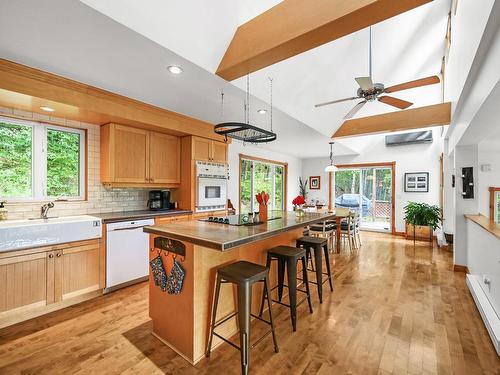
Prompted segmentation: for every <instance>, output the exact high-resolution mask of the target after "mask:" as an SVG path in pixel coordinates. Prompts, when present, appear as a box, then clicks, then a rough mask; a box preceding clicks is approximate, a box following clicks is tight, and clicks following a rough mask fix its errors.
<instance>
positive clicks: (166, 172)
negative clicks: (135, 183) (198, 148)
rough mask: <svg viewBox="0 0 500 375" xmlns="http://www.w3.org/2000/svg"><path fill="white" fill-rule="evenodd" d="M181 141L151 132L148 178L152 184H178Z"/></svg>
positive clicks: (177, 138)
mask: <svg viewBox="0 0 500 375" xmlns="http://www.w3.org/2000/svg"><path fill="white" fill-rule="evenodd" d="M180 156H181V141H180V138H179V137H176V136H173V135H168V134H162V133H155V132H151V133H150V137H149V176H150V179H151V180H150V182H152V183H155V184H157V183H167V184H169V183H172V184H174V183H180V182H181V181H180V180H181V171H180Z"/></svg>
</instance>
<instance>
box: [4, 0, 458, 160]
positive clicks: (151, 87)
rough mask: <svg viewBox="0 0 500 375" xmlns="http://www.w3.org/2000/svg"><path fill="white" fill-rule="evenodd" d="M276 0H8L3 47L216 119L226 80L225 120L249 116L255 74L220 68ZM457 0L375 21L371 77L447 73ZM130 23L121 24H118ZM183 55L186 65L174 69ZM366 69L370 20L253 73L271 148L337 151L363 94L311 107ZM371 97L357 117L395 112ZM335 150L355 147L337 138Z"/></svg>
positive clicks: (414, 96)
mask: <svg viewBox="0 0 500 375" xmlns="http://www.w3.org/2000/svg"><path fill="white" fill-rule="evenodd" d="M277 3H279V1H278V0H259V1H255V0H217V1H206V0H189V1H164V0H147V1H136V0H80V1H78V0H51V1H50V2H40V1H39V0H23V1H16V2H2V3H1V5H0V7H1V10H2V11H1V12H0V22H1V23H2V25H3V30H4V32H3V33H2V37H0V55H1V56H2V57H3V58H6V59H9V60H13V61H16V62H19V63H22V64H25V65H29V66H33V67H36V68H39V69H42V70H46V71H49V72H52V73H55V74H59V75H62V76H65V77H68V78H72V79H75V80H77V81H81V82H83V83H87V84H91V85H94V86H97V87H100V88H104V89H106V90H109V91H113V92H117V93H120V94H122V95H126V96H129V97H132V98H134V99H138V100H142V101H144V102H147V103H150V104H154V105H157V106H160V107H163V108H167V109H170V110H173V111H176V112H180V113H183V114H186V115H189V116H193V117H196V118H200V119H202V120H205V121H209V122H213V123H216V122H219V121H220V120H221V115H220V89H221V88H224V90H225V92H226V95H225V103H226V109H225V114H226V120H227V119H229V118H230V119H231V120H232V119H235V120H242V119H243V114H242V104H243V100H244V97H245V93H244V90H245V87H246V82H245V80H244V79H239V80H236V81H233V82H231V83H227V82H225V81H224V80H223V79H221V78H220V77H218V76H216V75H215V74H214V72H215V71H216V69H217V66H218V64H219V62H220V61H221V59H222V56H223V55H224V52H225V51H226V49H227V47H228V45H229V43H230V41H231V39H232V37H233V35H234V33H235V31H236V29H237V27H238V25H241V24H242V23H244V22H246V21H247V20H249V19H251V18H253V17H255V16H257V15H258V14H260V13H262V12H264V11H266V10H267V9H269V8H271V7H272V6H274V5H276V4H277ZM449 7H450V0H435V1H433V2H431V3H429V4H426V5H423V6H421V7H419V8H416V9H413V10H411V11H409V12H406V13H403V14H401V15H399V16H396V17H393V18H391V19H389V20H386V21H384V22H381V23H379V24H377V25H375V26H374V27H373V77H374V80H375V81H376V82H383V83H385V84H386V85H392V84H396V83H400V82H405V81H409V80H413V79H416V78H420V77H423V76H428V75H435V74H438V73H439V71H440V64H441V57H442V55H443V51H444V35H445V31H446V18H447V13H448V11H449ZM120 24H121V25H120ZM170 64H179V65H181V66H182V67H183V68H184V73H183V74H182V75H180V76H172V75H169V73H168V72H166V69H165V68H166V66H167V65H170ZM367 72H368V31H367V30H361V31H359V32H356V33H353V34H351V35H348V36H345V37H343V38H341V39H338V40H335V41H333V42H331V43H328V44H326V45H323V46H320V47H318V48H315V49H313V50H310V51H308V52H305V53H303V54H300V55H298V56H295V57H292V58H290V59H288V60H285V61H282V62H280V63H277V64H275V65H272V66H270V67H268V68H265V69H262V70H261V71H258V72H255V73H253V74H251V76H250V91H251V94H252V97H251V105H252V106H251V108H252V112H251V114H250V115H251V118H252V122H254V123H255V124H256V125H258V126H263V127H266V128H268V126H269V113H267V114H266V115H259V114H257V112H256V110H257V109H258V108H266V107H268V103H269V83H268V77H272V78H273V82H274V83H273V87H274V94H273V103H274V105H275V107H276V108H277V110H276V111H275V112H274V117H273V119H274V126H275V130H276V131H277V132H278V141H277V142H273V143H272V144H270V145H267V146H262V147H269V148H271V149H273V150H275V151H281V152H285V153H291V154H295V155H297V150H300V155H297V156H299V157H315V156H324V155H327V154H328V141H329V136H330V135H331V134H332V133H333V132H334V131H335V130H336V128H338V127H339V126H340V124H341V123H342V117H343V115H344V114H345V113H346V112H347V111H348V110H349V109H350V108H351V107H352V106H353V105H354V104H355V103H356V102H350V103H341V104H337V105H333V106H329V107H323V108H318V109H315V108H314V104H315V103H318V102H322V101H327V100H332V99H337V98H343V97H348V96H354V94H355V91H356V89H357V85H356V82H355V81H354V77H357V76H365V75H367ZM394 96H396V97H399V98H402V99H406V100H409V101H412V102H414V103H415V104H414V107H418V106H421V105H426V104H433V103H438V102H440V98H441V88H440V85H433V86H428V87H423V88H418V89H412V90H408V91H403V92H400V93H397V94H396V93H395V94H394ZM392 110H393V109H392V107H389V106H387V105H385V104H382V103H376V102H375V103H368V104H367V105H366V106H365V108H363V110H362V111H360V112H359V113H358V115H357V116H366V115H369V114H378V113H384V112H389V111H392ZM335 152H336V153H337V154H346V153H352V152H353V151H352V149H350V148H349V147H344V146H342V142H340V144H339V145H338V146H336V150H335Z"/></svg>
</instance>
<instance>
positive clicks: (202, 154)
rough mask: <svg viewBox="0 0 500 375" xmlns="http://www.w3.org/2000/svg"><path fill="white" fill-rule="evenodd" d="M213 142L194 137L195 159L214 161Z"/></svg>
mask: <svg viewBox="0 0 500 375" xmlns="http://www.w3.org/2000/svg"><path fill="white" fill-rule="evenodd" d="M211 143H212V141H211V140H210V139H205V138H198V137H193V159H194V160H211V159H212V146H211Z"/></svg>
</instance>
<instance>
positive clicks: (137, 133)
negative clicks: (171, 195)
mask: <svg viewBox="0 0 500 375" xmlns="http://www.w3.org/2000/svg"><path fill="white" fill-rule="evenodd" d="M180 152H181V150H180V139H179V137H176V136H172V135H168V134H163V133H157V132H153V131H149V130H143V129H137V128H133V127H130V126H124V125H119V124H114V123H110V124H106V125H104V126H102V127H101V180H102V182H103V183H104V184H110V185H113V186H124V187H126V186H142V187H149V186H151V187H171V186H176V185H178V184H180Z"/></svg>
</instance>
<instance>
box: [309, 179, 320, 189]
mask: <svg viewBox="0 0 500 375" xmlns="http://www.w3.org/2000/svg"><path fill="white" fill-rule="evenodd" d="M309 189H310V190H319V189H321V176H311V177H309Z"/></svg>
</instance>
